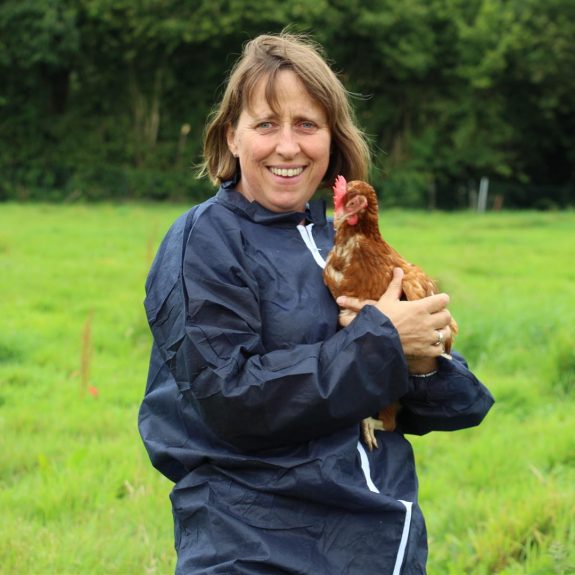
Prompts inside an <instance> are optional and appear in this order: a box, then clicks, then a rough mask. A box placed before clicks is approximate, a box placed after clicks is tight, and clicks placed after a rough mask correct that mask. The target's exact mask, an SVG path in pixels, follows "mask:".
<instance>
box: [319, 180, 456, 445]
mask: <svg viewBox="0 0 575 575" xmlns="http://www.w3.org/2000/svg"><path fill="white" fill-rule="evenodd" d="M333 190H334V204H335V222H334V223H335V230H336V233H335V241H334V246H333V248H332V250H331V251H330V253H329V254H328V257H327V261H326V266H325V269H324V272H323V278H324V281H325V283H326V285H327V287H328V288H329V290H330V292H331V293H332V295H333V297H334V298H337V297H339V296H341V295H345V296H351V297H355V298H359V299H370V300H378V299H379V298H380V297H381V296H382V295H383V294H384V292H385V291H386V290H387V288H388V286H389V283H390V282H391V279H392V277H393V269H394V268H396V267H399V268H401V269H402V270H403V273H404V275H403V282H402V288H403V295H402V299H407V300H417V299H421V298H424V297H427V296H430V295H433V294H435V293H437V292H438V290H437V285H436V283H435V282H434V281H433V280H432V279H431V278H430V277H429V276H428V275H427V274H426V273H425V272H424V271H423V270H422V269H421V268H418V267H417V266H415V265H413V264H410V263H409V262H407V261H406V260H405V259H404V258H403V257H402V256H401V255H400V254H399V253H398V252H396V251H395V250H394V249H393V248H392V247H391V246H390V245H389V244H388V243H387V242H386V241H385V240H384V239H383V238H382V236H381V233H380V231H379V212H378V204H377V195H376V193H375V190H374V189H373V187H372V186H370V185H369V184H368V183H366V182H363V181H359V180H354V181H351V182H346V181H345V179H344V178H343V176H338V178H337V179H336V182H335V185H334V187H333ZM348 313H352V312H350V311H348V310H342V311H341V312H340V317H343V316H344V315H345V314H348ZM450 328H451V333H452V335H453V336H454V335H455V334H456V333H457V323H456V322H455V320H452V321H451V324H450ZM451 345H452V339H451V338H447V339H446V341H445V352H446V354H449V352H450V350H451ZM398 409H399V404H398V403H393V404H391V405H389V406H386V407H384V408H383V409H382V410H381V411H380V412H379V415H378V419H377V420H374V419H372V418H368V419H366V420H364V421H363V422H362V431H363V438H364V441H365V442H366V444H367V446H368V447H369V449H373V448H374V447H377V442H376V440H375V433H374V430H375V429H382V430H385V431H393V430H394V429H395V427H396V415H397V411H398Z"/></svg>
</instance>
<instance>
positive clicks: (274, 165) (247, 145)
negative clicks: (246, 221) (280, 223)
mask: <svg viewBox="0 0 575 575" xmlns="http://www.w3.org/2000/svg"><path fill="white" fill-rule="evenodd" d="M266 80H267V79H266V78H263V79H262V80H261V81H260V82H259V83H258V84H257V85H256V88H255V90H254V93H253V96H252V101H251V105H250V106H249V107H248V109H244V110H242V112H241V114H240V117H239V119H238V122H237V125H236V126H235V127H233V126H230V127H229V129H228V134H227V141H228V147H229V149H230V151H231V152H232V154H234V155H235V156H236V157H238V158H239V162H240V168H241V174H242V175H241V179H240V182H239V183H238V186H237V189H238V191H239V192H240V193H241V194H243V195H244V196H245V197H246V198H247V199H248V200H249V201H254V200H255V201H257V202H258V203H260V204H261V205H262V206H264V207H266V208H267V209H268V210H271V211H274V212H291V211H303V210H304V209H305V205H306V203H307V201H308V200H309V199H310V198H311V197H312V196H313V194H314V193H315V191H316V189H317V187H318V186H319V184H320V182H321V181H322V179H323V177H324V175H325V173H326V171H327V168H328V164H329V155H330V145H331V133H330V130H329V127H328V123H327V116H326V113H325V111H324V109H323V107H322V106H321V105H320V104H319V103H318V102H317V101H316V100H314V99H313V98H312V97H311V96H310V95H309V93H308V92H307V91H306V89H305V87H304V85H303V84H302V82H301V81H300V80H299V78H298V77H297V76H296V74H295V73H294V72H292V71H291V70H284V71H281V72H279V73H278V75H277V77H276V85H275V89H276V93H277V95H278V106H277V108H278V109H277V112H275V113H274V112H273V111H272V109H271V108H270V106H269V104H268V103H267V101H266V97H265V86H266Z"/></svg>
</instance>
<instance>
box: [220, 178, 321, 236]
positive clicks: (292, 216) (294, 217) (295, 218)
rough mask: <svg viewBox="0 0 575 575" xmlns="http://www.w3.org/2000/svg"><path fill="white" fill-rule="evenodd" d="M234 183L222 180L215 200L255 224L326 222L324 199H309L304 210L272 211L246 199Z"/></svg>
mask: <svg viewBox="0 0 575 575" xmlns="http://www.w3.org/2000/svg"><path fill="white" fill-rule="evenodd" d="M235 184H236V182H235V181H234V180H230V181H228V182H224V183H223V184H222V185H221V187H220V189H219V190H218V192H217V194H216V200H217V201H218V202H219V203H221V204H223V205H225V206H226V207H227V208H228V209H230V210H232V211H234V212H235V213H237V214H240V215H243V216H244V217H247V218H248V219H250V220H252V221H253V222H255V223H257V224H263V225H288V226H294V225H298V224H299V223H301V222H302V220H305V221H306V222H308V223H313V224H316V225H322V224H325V222H326V216H325V202H324V200H311V201H309V202H308V204H307V206H306V209H305V211H304V212H272V211H271V210H268V209H267V208H264V206H262V205H261V204H259V203H258V202H256V201H253V202H250V201H248V200H247V199H246V198H245V197H244V196H243V195H242V194H240V193H239V192H238V191H237V190H236V189H235Z"/></svg>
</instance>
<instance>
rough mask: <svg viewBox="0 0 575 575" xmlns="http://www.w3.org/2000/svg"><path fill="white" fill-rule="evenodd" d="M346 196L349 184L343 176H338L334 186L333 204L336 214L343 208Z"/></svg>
mask: <svg viewBox="0 0 575 575" xmlns="http://www.w3.org/2000/svg"><path fill="white" fill-rule="evenodd" d="M345 194H347V182H346V181H345V178H344V177H343V176H338V177H337V178H336V179H335V184H334V185H333V203H334V207H335V211H336V212H338V211H340V210H341V209H342V208H343V198H344V196H345Z"/></svg>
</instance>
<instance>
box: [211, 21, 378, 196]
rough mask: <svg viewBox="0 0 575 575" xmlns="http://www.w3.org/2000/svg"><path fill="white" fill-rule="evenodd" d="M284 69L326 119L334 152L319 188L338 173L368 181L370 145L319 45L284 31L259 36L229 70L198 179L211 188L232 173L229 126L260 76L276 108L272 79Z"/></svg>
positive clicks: (247, 102) (233, 161)
mask: <svg viewBox="0 0 575 575" xmlns="http://www.w3.org/2000/svg"><path fill="white" fill-rule="evenodd" d="M286 69H288V70H291V71H293V72H294V73H295V74H296V75H297V76H298V77H299V79H300V80H301V81H302V83H303V84H304V86H305V87H306V89H307V91H308V93H309V94H310V96H311V97H312V98H314V99H315V100H317V101H318V102H319V103H320V104H321V105H322V106H323V108H324V110H325V112H326V115H327V118H328V123H329V127H330V131H331V137H332V153H331V158H330V162H329V166H328V169H327V172H326V174H325V176H324V178H323V182H322V185H324V186H328V185H332V184H333V181H334V179H335V177H336V176H337V175H338V174H341V175H343V176H345V178H346V179H348V180H354V179H355V180H365V179H366V178H367V171H368V168H369V161H370V154H369V147H368V144H367V141H366V138H365V136H364V134H363V133H362V132H361V130H360V129H359V128H358V127H357V126H356V124H355V119H354V114H353V110H352V108H351V105H350V102H349V93H348V92H347V90H346V89H345V88H344V86H343V84H342V83H341V82H340V80H339V79H338V78H337V76H336V75H335V73H334V72H333V71H332V70H331V68H330V67H329V66H328V64H327V63H326V61H325V60H324V58H323V56H322V51H321V48H320V47H319V46H318V45H316V44H315V43H313V42H312V41H311V40H310V39H309V38H306V37H304V36H301V35H294V34H291V33H286V32H282V33H281V34H278V35H261V36H258V37H256V38H254V39H253V40H251V41H250V42H248V43H247V44H246V45H245V46H244V50H243V53H242V55H241V57H240V58H239V60H238V61H237V62H236V64H235V65H234V67H233V68H232V71H231V73H230V76H229V80H228V83H227V87H226V89H225V92H224V95H223V98H222V100H221V102H220V103H219V105H218V106H217V107H216V109H215V110H214V112H213V113H212V115H211V117H210V120H209V122H208V124H207V126H206V130H205V135H204V162H203V165H202V170H201V173H200V175H202V176H205V175H207V176H209V178H210V179H211V180H212V182H213V183H214V184H220V183H221V182H223V181H226V180H230V179H232V178H233V177H234V176H235V175H236V173H237V171H238V166H237V159H236V158H235V157H234V156H233V155H232V153H231V152H230V150H229V149H228V145H227V138H226V135H227V131H228V127H229V126H236V124H237V121H238V119H239V116H240V114H241V112H242V110H244V109H245V108H246V107H247V106H249V105H250V100H251V97H252V94H253V91H254V89H255V87H256V85H257V84H258V82H259V81H260V80H261V79H262V78H267V85H266V98H267V100H268V103H269V105H270V107H271V108H272V110H274V108H275V105H276V102H277V95H276V93H275V78H276V75H277V73H278V72H279V71H280V70H286Z"/></svg>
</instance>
